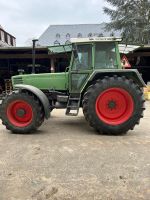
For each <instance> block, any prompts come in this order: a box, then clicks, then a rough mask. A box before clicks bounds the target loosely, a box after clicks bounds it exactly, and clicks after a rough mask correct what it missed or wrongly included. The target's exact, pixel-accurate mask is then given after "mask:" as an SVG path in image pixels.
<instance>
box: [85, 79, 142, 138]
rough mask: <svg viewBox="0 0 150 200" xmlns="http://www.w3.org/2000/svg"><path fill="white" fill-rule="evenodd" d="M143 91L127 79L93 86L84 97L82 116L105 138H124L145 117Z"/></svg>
mask: <svg viewBox="0 0 150 200" xmlns="http://www.w3.org/2000/svg"><path fill="white" fill-rule="evenodd" d="M143 110H144V99H143V93H142V91H141V89H140V88H139V87H138V86H137V85H136V84H135V83H134V82H133V81H132V80H128V79H127V78H125V77H117V76H115V77H105V78H104V79H102V80H98V81H97V82H96V83H95V84H93V85H91V86H90V87H89V88H88V89H87V91H86V93H85V94H84V97H83V113H84V115H85V118H86V120H87V121H88V122H89V124H90V126H92V127H94V128H95V129H96V130H98V131H99V132H100V133H104V134H122V133H126V132H127V131H128V130H130V129H133V128H134V126H135V125H136V124H138V123H139V120H140V118H141V117H143Z"/></svg>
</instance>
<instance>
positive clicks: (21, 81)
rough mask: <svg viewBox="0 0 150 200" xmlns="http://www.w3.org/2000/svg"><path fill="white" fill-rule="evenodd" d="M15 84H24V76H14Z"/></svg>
mask: <svg viewBox="0 0 150 200" xmlns="http://www.w3.org/2000/svg"><path fill="white" fill-rule="evenodd" d="M13 84H14V85H16V84H23V80H22V77H17V78H13Z"/></svg>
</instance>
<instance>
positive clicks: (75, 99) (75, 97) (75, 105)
mask: <svg viewBox="0 0 150 200" xmlns="http://www.w3.org/2000/svg"><path fill="white" fill-rule="evenodd" d="M80 97H81V94H79V93H71V94H70V96H69V99H68V103H67V109H66V115H68V116H77V115H78V113H79V108H80Z"/></svg>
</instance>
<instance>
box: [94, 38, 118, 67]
mask: <svg viewBox="0 0 150 200" xmlns="http://www.w3.org/2000/svg"><path fill="white" fill-rule="evenodd" d="M116 67H117V60H116V49H115V44H114V43H111V42H109V43H102V42H100V43H98V44H96V51H95V68H97V69H100V68H107V69H108V68H116Z"/></svg>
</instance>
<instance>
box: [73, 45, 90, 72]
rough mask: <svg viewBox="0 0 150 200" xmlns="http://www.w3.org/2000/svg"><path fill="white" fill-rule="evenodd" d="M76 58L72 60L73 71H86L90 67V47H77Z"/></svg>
mask: <svg viewBox="0 0 150 200" xmlns="http://www.w3.org/2000/svg"><path fill="white" fill-rule="evenodd" d="M77 55H78V56H77V57H76V58H74V62H73V70H76V69H78V70H80V69H81V70H87V69H89V68H91V66H92V45H90V44H87V45H85V44H84V45H78V46H77Z"/></svg>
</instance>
